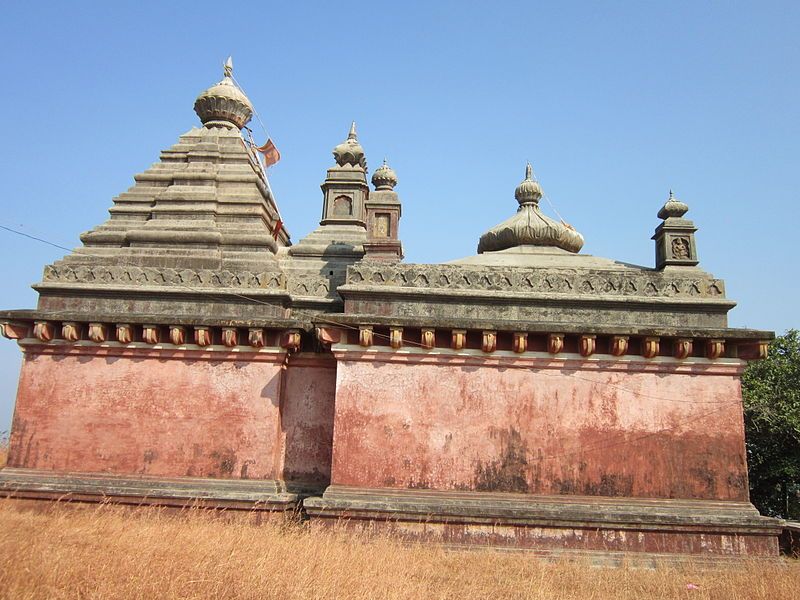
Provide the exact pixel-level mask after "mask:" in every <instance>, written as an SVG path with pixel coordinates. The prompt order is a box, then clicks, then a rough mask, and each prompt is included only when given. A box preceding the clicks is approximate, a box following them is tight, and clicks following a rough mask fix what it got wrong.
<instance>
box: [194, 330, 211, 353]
mask: <svg viewBox="0 0 800 600" xmlns="http://www.w3.org/2000/svg"><path fill="white" fill-rule="evenodd" d="M194 343H195V344H197V345H198V346H201V347H203V348H205V347H206V346H210V345H211V329H210V328H208V327H203V326H197V327H195V328H194Z"/></svg>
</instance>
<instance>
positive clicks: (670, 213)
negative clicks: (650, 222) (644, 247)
mask: <svg viewBox="0 0 800 600" xmlns="http://www.w3.org/2000/svg"><path fill="white" fill-rule="evenodd" d="M688 211H689V206H688V205H687V204H686V203H685V202H681V201H680V200H678V199H677V198H676V197H675V196H674V195H673V194H672V190H670V191H669V198H667V201H666V202H665V203H664V206H662V207H661V210H659V211H658V218H659V219H661V220H662V222H661V224H660V225H659V226H658V227H657V228H656V232H655V234H654V235H653V237H652V239H653V240H655V242H656V269H659V270H662V269H665V268H667V267H670V268H671V267H694V266H696V265H697V264H698V263H699V260H698V258H697V245H696V244H695V241H694V234H695V232H696V231H697V227H695V225H694V223H693V222H692V221H690V220H689V219H686V218H685V217H684V215H685V214H686V213H687V212H688Z"/></svg>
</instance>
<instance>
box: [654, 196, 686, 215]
mask: <svg viewBox="0 0 800 600" xmlns="http://www.w3.org/2000/svg"><path fill="white" fill-rule="evenodd" d="M688 211H689V205H688V204H686V203H684V202H681V201H680V200H678V199H677V198H676V197H675V196H673V195H672V190H670V191H669V198H667V201H666V202H665V203H664V206H662V207H661V210H659V211H658V218H659V219H668V218H669V217H678V218H680V217H682V216H683V215H685V214H686V213H687V212H688Z"/></svg>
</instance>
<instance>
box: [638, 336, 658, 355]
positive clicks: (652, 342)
mask: <svg viewBox="0 0 800 600" xmlns="http://www.w3.org/2000/svg"><path fill="white" fill-rule="evenodd" d="M660 342H661V339H660V338H657V337H646V338H644V339H643V340H642V356H644V357H645V358H655V357H656V356H658V352H659V349H660Z"/></svg>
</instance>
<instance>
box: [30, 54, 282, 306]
mask: <svg viewBox="0 0 800 600" xmlns="http://www.w3.org/2000/svg"><path fill="white" fill-rule="evenodd" d="M232 68H233V67H232V64H231V61H230V59H229V60H228V62H227V63H226V64H225V69H224V76H223V79H222V80H221V81H220V82H219V83H217V84H216V85H214V86H212V87H211V88H209V89H208V90H206V91H204V92H202V93H201V94H200V95H199V96H198V98H197V100H196V102H195V105H194V108H195V111H196V112H197V114H198V116H199V117H200V119H201V121H202V123H203V125H202V126H201V127H194V128H192V129H191V130H190V131H188V132H187V133H185V134H184V135H182V136H181V137H180V139H179V140H178V143H177V144H175V145H174V146H172V147H171V148H169V149H168V150H164V151H163V152H162V153H161V159H160V161H159V162H157V163H155V164H154V165H153V166H152V167H150V168H149V169H147V170H146V171H145V172H143V173H140V174H139V175H136V177H135V181H136V183H135V185H134V186H133V187H132V188H130V189H129V190H128V191H127V192H124V193H122V194H120V195H119V196H117V197H116V198H114V205H113V206H112V207H111V209H110V210H109V213H110V215H111V216H110V218H109V219H108V220H107V221H106V222H105V223H103V224H102V225H100V226H98V227H95V228H94V229H92V230H91V231H88V232H86V233H84V234H83V235H82V236H81V241H82V242H83V244H84V247H82V248H78V249H76V250H75V251H74V252H73V253H72V254H70V255H68V256H67V257H65V258H64V259H62V260H60V261H58V262H56V263H55V264H53V265H50V266H48V267H46V268H45V272H44V278H43V281H42V283H40V284H39V285H38V286H37V289H38V290H39V291H40V293H41V297H42V298H41V300H40V306H42V305H44V306H47V305H48V303H49V302H50V300H48V299H49V298H53V297H57V298H59V300H57V301H56V300H53V302H54V303H55V304H56V305H57V306H58V307H59V308H79V307H80V305H81V304H82V302H81V301H80V300H79V299H78V298H77V297H75V293H74V290H76V289H79V288H81V286H84V285H85V286H87V287H91V288H97V287H98V286H101V287H103V288H106V289H110V288H115V289H117V290H125V289H128V290H129V289H131V288H134V289H136V290H137V291H145V290H148V289H149V290H158V291H164V290H167V289H170V288H172V289H181V290H183V291H184V292H186V291H187V290H191V289H193V288H215V289H216V290H220V291H222V290H241V289H243V288H244V289H248V290H249V292H248V293H250V292H253V291H255V292H258V293H265V292H266V291H268V290H272V291H277V290H280V289H281V288H285V282H284V280H283V275H282V273H281V270H280V268H279V266H278V261H277V259H276V257H275V254H276V252H277V251H278V249H279V248H281V247H283V246H287V245H289V244H290V241H289V234H288V232H287V230H286V229H285V228H282V229H280V230H279V232H278V233H277V234H276V235H273V229H274V227H275V223H276V222H277V221H278V218H279V217H278V209H277V206H276V204H275V200H274V198H273V196H272V193H271V191H270V189H269V185H268V182H267V180H266V178H265V176H264V174H263V172H262V170H261V168H260V166H259V165H258V162H257V158H256V157H255V156H254V155H253V154H252V151H251V150H250V149H248V147H247V146H246V144H245V142H244V140H243V138H242V135H241V131H240V130H241V128H242V127H244V126H245V125H246V124H247V122H248V121H249V120H250V117H251V115H252V112H253V108H252V104H251V103H250V101H249V100H248V98H247V97H246V96H245V95H244V93H243V92H242V91H241V90H240V89H239V88H238V87H237V86H236V85H235V84H234V82H233V80H232ZM67 290H73V292H70V293H69V294H68V295H69V296H70V297H71V298H72V300H70V301H67V300H64V293H62V292H66V291H67ZM283 293H284V294H285V292H283ZM281 302H283V301H281Z"/></svg>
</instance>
